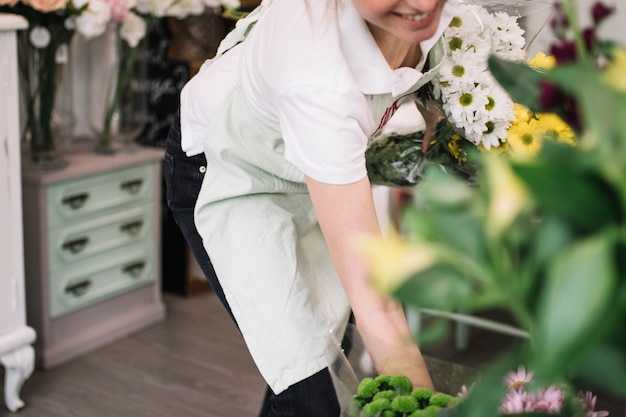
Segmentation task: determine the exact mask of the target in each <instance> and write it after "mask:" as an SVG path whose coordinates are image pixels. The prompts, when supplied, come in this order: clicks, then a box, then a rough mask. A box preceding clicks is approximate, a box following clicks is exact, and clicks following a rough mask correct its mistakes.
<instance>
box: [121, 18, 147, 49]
mask: <svg viewBox="0 0 626 417" xmlns="http://www.w3.org/2000/svg"><path fill="white" fill-rule="evenodd" d="M147 26H148V25H147V24H146V21H145V20H144V19H143V18H142V17H141V16H138V15H137V14H135V13H133V12H128V14H126V18H125V19H124V21H123V22H122V26H120V36H121V37H122V39H124V40H125V41H126V43H128V46H130V47H131V48H134V47H136V46H137V45H138V44H139V41H141V40H142V39H143V38H144V36H146V31H147V30H148V28H147Z"/></svg>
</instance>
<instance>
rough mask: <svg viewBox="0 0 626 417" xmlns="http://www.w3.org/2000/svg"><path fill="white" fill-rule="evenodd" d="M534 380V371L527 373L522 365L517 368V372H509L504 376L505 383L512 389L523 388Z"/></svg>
mask: <svg viewBox="0 0 626 417" xmlns="http://www.w3.org/2000/svg"><path fill="white" fill-rule="evenodd" d="M532 380H533V372H528V373H527V372H526V368H524V367H523V366H521V365H520V366H519V367H518V368H517V372H509V373H508V374H507V375H506V376H505V377H504V383H505V385H506V386H507V388H509V389H512V390H521V389H523V388H524V387H525V386H526V385H527V384H528V383H529V382H530V381H532Z"/></svg>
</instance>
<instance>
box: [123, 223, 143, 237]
mask: <svg viewBox="0 0 626 417" xmlns="http://www.w3.org/2000/svg"><path fill="white" fill-rule="evenodd" d="M142 226H143V221H141V220H137V221H135V222H131V223H125V224H123V225H121V226H120V230H121V231H122V233H127V234H129V235H130V236H137V235H138V234H139V232H140V231H141V227H142Z"/></svg>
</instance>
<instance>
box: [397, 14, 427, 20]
mask: <svg viewBox="0 0 626 417" xmlns="http://www.w3.org/2000/svg"><path fill="white" fill-rule="evenodd" d="M429 15H430V13H420V14H401V15H400V16H401V17H403V18H404V19H408V20H413V21H416V22H418V21H420V20H424V19H426V18H427V17H428V16H429Z"/></svg>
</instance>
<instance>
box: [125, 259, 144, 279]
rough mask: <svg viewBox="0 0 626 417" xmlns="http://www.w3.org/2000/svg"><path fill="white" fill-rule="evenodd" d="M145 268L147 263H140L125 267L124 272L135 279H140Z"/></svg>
mask: <svg viewBox="0 0 626 417" xmlns="http://www.w3.org/2000/svg"><path fill="white" fill-rule="evenodd" d="M145 267H146V263H145V262H144V261H139V262H135V263H132V264H130V265H127V266H125V267H124V269H123V271H124V273H125V274H128V275H130V276H131V277H133V278H138V277H139V276H140V275H141V272H142V271H143V269H144V268H145Z"/></svg>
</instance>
